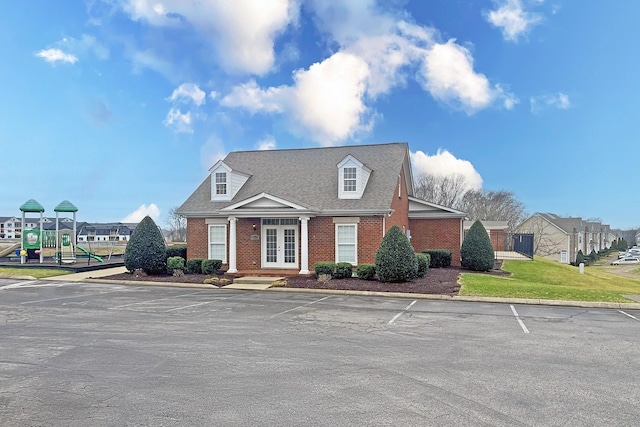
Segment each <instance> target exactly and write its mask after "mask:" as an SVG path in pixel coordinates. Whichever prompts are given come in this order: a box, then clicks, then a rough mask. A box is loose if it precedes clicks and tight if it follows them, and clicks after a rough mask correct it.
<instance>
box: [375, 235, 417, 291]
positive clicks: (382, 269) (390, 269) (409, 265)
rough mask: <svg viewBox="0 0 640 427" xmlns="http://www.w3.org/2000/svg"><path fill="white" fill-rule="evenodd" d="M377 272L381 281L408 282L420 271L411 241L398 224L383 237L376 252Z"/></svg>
mask: <svg viewBox="0 0 640 427" xmlns="http://www.w3.org/2000/svg"><path fill="white" fill-rule="evenodd" d="M376 273H377V275H378V280H380V281H381V282H406V281H410V280H412V279H413V278H415V277H416V275H417V273H418V260H417V259H416V254H415V252H414V250H413V248H412V247H411V242H409V239H408V238H407V236H405V234H404V233H403V232H402V229H400V227H398V226H397V225H394V226H393V227H391V228H390V229H389V231H388V232H387V234H385V235H384V237H383V238H382V242H381V243H380V248H379V249H378V252H377V253H376Z"/></svg>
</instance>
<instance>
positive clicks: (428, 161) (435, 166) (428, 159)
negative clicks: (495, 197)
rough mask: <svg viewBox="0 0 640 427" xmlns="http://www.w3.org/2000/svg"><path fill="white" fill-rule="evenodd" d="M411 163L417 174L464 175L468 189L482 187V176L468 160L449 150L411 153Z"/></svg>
mask: <svg viewBox="0 0 640 427" xmlns="http://www.w3.org/2000/svg"><path fill="white" fill-rule="evenodd" d="M411 164H412V167H413V170H414V174H415V176H420V175H424V174H430V175H436V176H450V175H456V174H457V175H462V176H463V177H464V178H465V182H466V183H467V186H468V189H470V190H479V189H481V188H482V177H481V176H480V174H479V173H478V171H476V169H475V167H474V166H473V164H471V162H470V161H468V160H462V159H458V158H456V157H455V156H454V155H453V154H451V153H450V152H449V151H447V150H441V149H439V150H438V152H437V153H436V154H434V155H432V156H430V155H428V154H425V153H424V152H422V151H416V152H415V153H411Z"/></svg>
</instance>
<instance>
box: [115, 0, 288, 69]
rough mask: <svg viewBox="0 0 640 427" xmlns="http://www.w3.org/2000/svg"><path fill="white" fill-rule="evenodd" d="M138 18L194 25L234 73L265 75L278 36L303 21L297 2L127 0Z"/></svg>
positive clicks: (152, 22) (162, 23)
mask: <svg viewBox="0 0 640 427" xmlns="http://www.w3.org/2000/svg"><path fill="white" fill-rule="evenodd" d="M122 7H123V9H124V10H125V11H126V12H127V13H128V14H129V15H130V16H131V18H132V19H134V20H143V21H146V22H147V23H148V24H150V25H152V26H156V27H185V28H186V27H190V28H193V29H195V31H196V32H197V33H198V34H199V35H200V36H201V37H202V39H203V40H205V41H206V42H207V43H210V44H211V45H212V47H213V48H214V50H215V51H216V53H217V59H218V61H220V64H221V65H222V67H223V68H225V69H226V70H227V71H229V72H240V73H252V74H259V75H261V74H264V73H266V72H268V71H270V70H271V68H272V67H273V64H274V58H275V55H274V43H275V39H276V37H277V36H278V35H279V34H281V33H282V32H283V31H284V30H285V29H286V28H287V26H289V25H290V24H291V23H294V22H296V21H297V17H298V8H299V5H298V1H297V0H234V1H233V2H229V1H208V2H202V1H199V0H164V1H163V2H162V3H160V2H158V1H157V0H125V2H124V3H123V4H122Z"/></svg>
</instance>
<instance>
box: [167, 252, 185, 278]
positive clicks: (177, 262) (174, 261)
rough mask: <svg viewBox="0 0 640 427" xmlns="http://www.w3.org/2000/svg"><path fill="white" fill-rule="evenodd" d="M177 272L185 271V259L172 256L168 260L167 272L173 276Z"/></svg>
mask: <svg viewBox="0 0 640 427" xmlns="http://www.w3.org/2000/svg"><path fill="white" fill-rule="evenodd" d="M175 270H182V271H184V258H182V257H181V256H172V257H170V258H169V259H167V272H168V273H169V274H173V272H174V271H175Z"/></svg>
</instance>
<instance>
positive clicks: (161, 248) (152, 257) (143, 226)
mask: <svg viewBox="0 0 640 427" xmlns="http://www.w3.org/2000/svg"><path fill="white" fill-rule="evenodd" d="M124 266H125V267H126V268H127V270H129V271H131V272H132V271H134V270H136V269H142V271H144V272H145V273H147V274H160V273H164V272H166V271H167V246H166V244H165V242H164V238H163V237H162V233H161V232H160V229H159V228H158V226H157V225H156V223H155V222H153V219H151V217H150V216H146V217H144V219H143V220H142V221H140V223H139V224H138V225H137V226H136V229H135V230H134V231H133V234H132V235H131V239H129V241H128V242H127V247H126V249H125V250H124Z"/></svg>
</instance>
